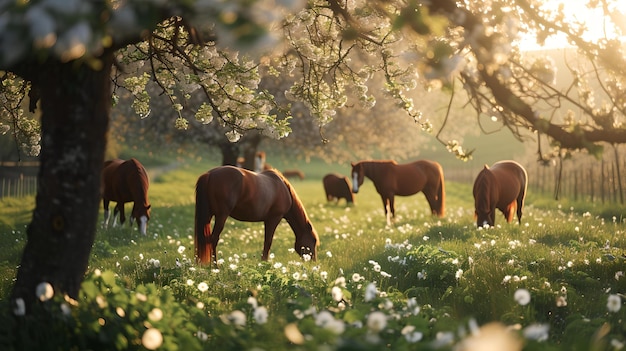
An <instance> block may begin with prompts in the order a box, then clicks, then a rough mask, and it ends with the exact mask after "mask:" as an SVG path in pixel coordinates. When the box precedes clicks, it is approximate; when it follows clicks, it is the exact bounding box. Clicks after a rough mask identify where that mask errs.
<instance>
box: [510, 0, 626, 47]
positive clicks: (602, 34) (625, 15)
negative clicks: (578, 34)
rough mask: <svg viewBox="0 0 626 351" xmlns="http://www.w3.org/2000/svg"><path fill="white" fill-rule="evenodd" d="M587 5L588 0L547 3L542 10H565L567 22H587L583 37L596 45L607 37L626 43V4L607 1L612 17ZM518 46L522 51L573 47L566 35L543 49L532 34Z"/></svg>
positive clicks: (548, 0)
mask: <svg viewBox="0 0 626 351" xmlns="http://www.w3.org/2000/svg"><path fill="white" fill-rule="evenodd" d="M588 2H589V1H588V0H544V1H543V2H542V4H541V5H540V8H541V9H543V10H547V11H550V12H553V13H556V12H557V11H558V9H559V8H562V10H563V14H564V16H565V20H566V21H567V22H568V23H570V24H575V23H584V24H585V25H586V27H587V28H586V29H585V31H584V34H583V35H582V39H584V40H587V41H591V42H593V41H597V40H598V39H601V38H606V39H620V40H622V41H626V5H624V4H621V3H620V2H619V1H617V0H613V1H608V4H607V6H608V10H609V12H610V18H609V17H607V16H605V15H604V13H603V11H602V8H601V7H596V8H588V7H587V4H588ZM616 26H617V27H616ZM518 43H519V47H520V50H522V51H531V50H541V49H555V48H565V47H570V46H571V44H570V43H569V42H568V40H567V39H566V38H565V37H564V36H563V35H552V36H550V37H549V38H548V39H547V40H546V42H545V43H544V45H543V46H540V45H539V44H537V41H536V38H535V36H534V35H533V34H532V33H529V34H525V35H522V36H521V37H520V40H519V42H518Z"/></svg>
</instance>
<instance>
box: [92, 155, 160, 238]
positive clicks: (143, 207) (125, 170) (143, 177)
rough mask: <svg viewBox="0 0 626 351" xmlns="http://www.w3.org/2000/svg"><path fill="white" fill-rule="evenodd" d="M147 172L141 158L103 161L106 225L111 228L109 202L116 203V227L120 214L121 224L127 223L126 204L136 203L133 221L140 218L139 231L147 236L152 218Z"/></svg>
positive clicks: (131, 221) (114, 219) (103, 199)
mask: <svg viewBox="0 0 626 351" xmlns="http://www.w3.org/2000/svg"><path fill="white" fill-rule="evenodd" d="M148 186H149V181H148V174H147V173H146V169H145V168H144V167H143V165H142V164H141V163H139V161H137V160H136V159H134V158H131V159H130V160H127V161H124V160H120V159H115V160H110V161H106V162H104V167H103V169H102V203H103V205H104V227H105V228H106V227H108V225H109V219H110V216H111V213H110V212H109V202H110V201H113V202H116V203H117V204H116V205H115V209H114V210H113V226H115V225H116V222H117V214H118V213H119V214H120V223H122V224H124V221H126V215H125V213H124V204H125V203H127V202H132V203H133V210H132V212H131V213H130V223H131V224H132V223H133V221H134V220H137V225H138V226H139V231H140V232H141V234H143V235H146V227H147V224H148V220H149V219H150V203H149V202H148Z"/></svg>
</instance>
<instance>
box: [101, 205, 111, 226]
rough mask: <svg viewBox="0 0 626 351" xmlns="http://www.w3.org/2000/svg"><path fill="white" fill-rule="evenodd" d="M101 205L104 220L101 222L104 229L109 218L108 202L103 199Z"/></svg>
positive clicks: (107, 224)
mask: <svg viewBox="0 0 626 351" xmlns="http://www.w3.org/2000/svg"><path fill="white" fill-rule="evenodd" d="M102 205H103V207H104V220H103V221H102V227H103V228H104V229H106V228H108V227H109V219H110V218H111V212H110V211H109V200H107V199H104V198H103V199H102Z"/></svg>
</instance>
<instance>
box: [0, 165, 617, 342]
mask: <svg viewBox="0 0 626 351" xmlns="http://www.w3.org/2000/svg"><path fill="white" fill-rule="evenodd" d="M213 165H214V164H210V163H209V162H207V161H203V160H195V161H181V160H179V162H178V163H177V168H176V169H174V170H171V169H168V168H162V169H161V171H159V172H155V173H152V174H154V177H153V179H151V188H150V199H151V202H152V207H153V215H152V219H151V220H150V223H149V234H148V235H147V236H145V237H144V236H142V235H140V234H139V233H138V231H137V230H136V228H134V227H132V228H131V227H129V226H124V227H116V228H110V229H108V230H99V231H98V233H97V237H96V242H95V244H94V247H93V250H92V255H91V260H90V267H89V271H88V272H87V276H86V280H85V283H84V288H83V293H82V295H81V299H80V300H79V301H78V306H77V307H74V308H73V309H72V312H71V314H72V315H73V316H74V320H75V321H78V322H75V323H78V324H71V325H70V324H68V322H67V321H66V320H64V319H63V318H57V317H54V318H53V319H52V322H51V323H52V324H54V325H56V326H57V327H58V329H60V330H62V331H63V332H60V333H57V334H55V335H57V336H56V337H53V336H50V335H45V340H37V338H35V339H33V340H30V339H29V342H32V343H33V344H34V345H38V346H41V345H42V344H46V343H47V344H48V345H49V344H50V343H51V342H52V343H53V344H55V343H56V344H58V345H69V346H75V345H77V344H84V345H89V346H90V347H94V345H100V346H103V347H105V348H108V349H141V348H142V347H145V346H146V345H145V343H143V341H142V335H143V334H144V333H146V330H148V329H150V328H151V327H154V328H156V329H158V330H159V331H160V333H161V335H162V336H163V340H164V341H163V343H162V345H161V348H162V349H176V347H175V346H176V345H178V347H182V346H180V345H187V346H188V347H189V348H188V349H215V348H219V349H232V350H238V349H252V348H254V347H256V348H260V349H311V350H314V349H319V348H320V347H324V348H328V349H342V350H343V349H363V350H368V349H371V350H379V349H384V348H389V349H434V348H443V349H451V348H454V347H457V348H459V349H463V345H465V344H464V342H467V340H468V338H472V337H476V335H478V334H477V333H478V331H477V327H476V326H482V325H487V324H488V323H491V322H498V323H499V324H498V325H502V326H507V327H508V328H509V329H510V330H513V331H514V332H513V334H514V335H521V334H523V333H524V331H526V333H527V334H526V336H525V337H520V339H521V340H523V343H524V344H523V345H524V348H525V349H528V350H530V349H542V350H550V349H564V350H565V349H567V350H570V349H580V350H586V349H591V348H596V349H612V348H613V347H615V348H617V347H616V346H619V345H620V343H624V342H626V339H625V338H624V336H623V335H624V333H625V332H626V329H625V326H624V322H623V320H624V317H626V312H625V311H626V309H624V308H622V309H620V310H619V311H615V309H614V308H613V309H611V310H609V309H608V308H607V302H608V301H609V300H608V299H609V296H610V295H612V294H624V293H625V292H626V278H625V277H623V271H624V268H625V265H624V250H623V248H624V247H625V244H626V243H625V240H626V239H625V238H624V228H625V227H624V224H623V223H621V221H620V218H619V217H617V218H616V219H615V221H613V219H612V217H610V219H607V218H606V217H602V216H601V214H602V213H605V209H603V208H594V207H591V206H588V205H586V204H580V206H581V208H580V209H579V208H578V207H577V206H578V205H577V204H571V203H557V202H554V201H549V200H546V199H542V198H536V197H534V196H533V194H529V197H528V199H527V202H526V203H527V208H526V210H525V212H524V217H523V220H522V224H521V225H518V224H517V223H511V224H509V223H505V221H504V218H503V216H500V215H499V216H498V217H497V218H496V227H494V228H476V227H475V223H474V221H473V198H472V195H471V184H461V183H453V182H449V183H448V184H447V194H446V195H447V204H446V206H447V211H446V217H444V218H441V219H439V218H435V217H432V216H431V215H430V211H429V209H428V204H427V202H426V200H425V198H424V196H423V195H422V194H418V195H415V196H411V197H397V198H396V218H395V221H394V225H393V226H387V225H386V224H385V218H384V215H383V213H384V212H383V207H382V203H381V200H380V198H379V196H378V194H377V193H376V192H375V190H374V187H373V184H371V182H369V180H366V182H365V184H364V186H363V187H362V189H361V191H360V192H359V194H358V195H357V196H356V203H355V204H354V205H352V206H347V205H346V204H345V203H344V202H341V203H339V204H335V203H327V202H326V199H325V196H324V191H323V188H322V183H321V176H323V174H325V172H326V170H331V169H332V171H339V172H343V173H345V172H347V169H346V170H344V168H341V167H336V166H335V168H334V169H333V168H324V167H325V165H322V164H319V163H318V164H311V165H307V166H303V167H302V168H305V169H307V170H308V172H306V173H308V174H309V176H307V178H306V179H305V180H304V181H300V180H293V181H292V184H293V185H294V187H295V188H296V190H297V192H298V194H299V196H300V198H301V199H302V200H303V202H304V205H305V207H306V209H307V212H308V214H309V216H310V217H311V220H312V222H313V224H314V226H315V228H316V230H317V232H318V234H319V235H320V241H321V246H320V249H319V253H318V260H317V261H316V262H310V261H302V260H301V259H300V258H299V256H298V255H297V254H296V253H294V252H293V250H292V247H293V242H294V235H293V233H292V232H291V230H290V228H289V226H288V225H287V224H286V223H284V221H283V223H281V225H279V227H278V229H277V231H276V234H275V238H274V242H273V245H272V251H271V252H272V254H273V255H272V258H271V259H270V260H269V261H268V262H261V261H260V256H261V251H262V245H263V225H262V224H261V223H243V222H238V221H235V220H232V219H229V220H228V221H227V224H226V229H225V230H224V232H223V233H222V236H221V240H220V243H219V246H218V250H219V253H218V255H219V256H218V258H219V259H220V263H219V265H218V266H207V267H201V266H197V265H196V264H195V262H194V260H193V237H192V235H193V216H194V185H195V181H196V179H197V177H198V176H199V175H200V174H201V173H202V172H204V171H206V170H207V169H209V168H210V167H211V166H213ZM279 166H281V165H279ZM163 169H165V170H163ZM2 201H3V202H2V207H0V220H1V222H2V228H1V231H2V236H1V237H0V278H1V281H0V297H1V298H2V299H3V300H6V297H7V296H8V294H9V290H10V286H11V284H12V279H13V277H14V276H15V267H16V266H17V264H19V254H20V251H21V248H22V247H23V244H24V240H25V229H24V228H25V225H26V224H27V222H28V220H29V215H28V213H29V211H30V210H31V209H32V205H33V199H32V198H26V199H22V200H20V201H17V200H14V199H10V200H2ZM613 211H615V210H613ZM204 284H206V287H207V289H206V290H205V289H204V287H205V285H204ZM372 286H374V287H375V290H374V291H375V292H376V294H375V297H374V298H371V296H369V297H368V290H367V289H368V287H369V288H371V287H372ZM520 290H521V291H528V292H529V293H530V296H531V299H530V302H529V303H527V304H524V305H522V304H520V303H518V301H516V300H515V299H514V295H515V294H516V292H518V291H520ZM338 292H340V293H341V294H340V296H339V297H340V298H338V295H337V294H338ZM370 292H371V290H370ZM148 293H149V294H148ZM144 295H148V296H147V297H145V296H144ZM617 296H620V295H617ZM621 296H622V297H621V300H620V301H621V302H620V306H622V305H623V301H624V297H623V295H621ZM251 298H252V300H250V299H251ZM137 299H139V300H137ZM60 300H62V298H60ZM103 301H104V302H103ZM411 301H414V302H411ZM60 303H61V304H63V301H61V302H60ZM254 303H258V304H260V306H262V307H263V308H266V309H267V311H269V315H268V318H269V320H268V322H267V323H263V322H264V321H263V320H262V319H257V318H256V317H257V313H258V311H259V310H260V309H259V308H258V307H259V306H256V308H255V306H254ZM413 303H416V306H417V307H418V308H417V309H415V307H414V306H413ZM5 305H6V304H5ZM44 307H45V308H46V309H47V311H48V312H49V311H51V310H54V309H53V308H52V307H50V306H49V305H46V304H44ZM5 308H8V305H7V306H5ZM118 308H122V309H123V310H124V313H122V314H123V315H124V316H121V315H120V313H119V310H118ZM154 309H158V310H159V311H162V313H163V315H164V316H163V317H162V318H160V319H159V320H158V321H154V320H153V319H151V318H150V317H149V313H150V312H153V310H154ZM237 310H239V311H242V312H244V316H245V318H246V320H245V325H241V324H238V323H239V322H237V318H236V317H237V316H238V315H237V314H233V311H237ZM322 311H329V312H330V313H331V316H332V318H331V319H326V320H324V321H321V319H322V317H321V316H326V314H322V313H321V312H322ZM374 312H382V314H383V316H384V317H385V324H386V326H385V327H384V328H383V330H381V331H377V330H375V329H373V327H372V326H371V325H370V326H369V327H368V321H369V320H370V318H374V317H373V316H377V314H375V313H374ZM414 312H417V313H414ZM52 315H54V314H52ZM99 318H100V319H102V320H106V322H101V323H100V324H98V323H97V322H95V324H93V323H94V322H93V321H98V320H99ZM7 323H9V322H7ZM11 323H14V322H10V323H9V324H7V326H5V327H4V329H3V330H4V332H2V328H3V327H0V344H2V341H5V342H7V343H13V345H14V344H15V343H16V341H15V340H16V339H17V340H18V341H19V342H21V343H26V342H25V341H24V340H23V339H20V336H19V335H17V336H16V335H10V333H7V332H6V331H7V330H11V329H10V328H11V327H12V326H14V325H13V324H11ZM37 323H39V322H37ZM37 323H36V322H31V324H28V323H26V324H23V325H26V329H28V328H29V326H30V328H33V330H36V328H39V327H41V326H40V325H39V324H37ZM102 323H104V324H102ZM337 323H339V324H337ZM543 327H549V333H548V334H545V335H544V334H542V333H539V334H538V336H537V335H530V334H528V333H530V331H532V330H534V329H532V328H535V329H540V330H543V329H541V328H543ZM529 328H531V329H529ZM509 329H505V330H509ZM486 330H487V328H485V329H484V333H486ZM464 331H465V332H464ZM416 333H419V334H416ZM502 333H505V334H506V335H509V334H508V332H504V331H503V332H502ZM102 335H106V336H107V337H106V338H104V339H103V336H102ZM300 336H302V339H300ZM418 336H419V338H418ZM544 336H547V340H544V338H543V337H544ZM42 338H43V336H42ZM594 338H595V339H594ZM418 339H419V340H418ZM44 341H45V342H46V343H44ZM414 341H415V343H413V342H414ZM29 345H30V344H29ZM611 345H613V346H611Z"/></svg>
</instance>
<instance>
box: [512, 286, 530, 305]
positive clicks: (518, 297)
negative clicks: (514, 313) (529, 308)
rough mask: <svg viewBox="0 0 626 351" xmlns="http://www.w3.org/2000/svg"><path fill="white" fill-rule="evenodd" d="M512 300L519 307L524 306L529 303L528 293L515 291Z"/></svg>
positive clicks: (519, 290) (521, 290) (523, 290)
mask: <svg viewBox="0 0 626 351" xmlns="http://www.w3.org/2000/svg"><path fill="white" fill-rule="evenodd" d="M513 298H514V299H515V301H516V302H517V303H518V304H520V305H521V306H526V305H528V303H529V302H530V292H529V291H528V290H526V289H517V290H516V291H515V293H514V294H513Z"/></svg>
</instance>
